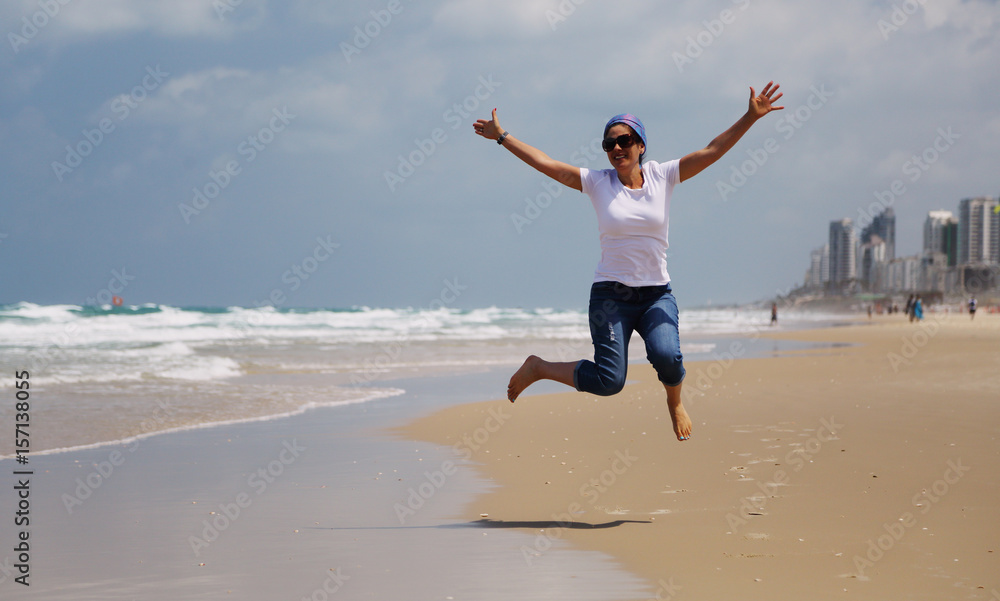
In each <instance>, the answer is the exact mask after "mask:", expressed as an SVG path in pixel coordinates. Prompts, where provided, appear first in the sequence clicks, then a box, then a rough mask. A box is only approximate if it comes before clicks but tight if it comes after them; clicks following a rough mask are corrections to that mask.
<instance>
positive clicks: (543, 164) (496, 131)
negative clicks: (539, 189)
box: [472, 109, 583, 192]
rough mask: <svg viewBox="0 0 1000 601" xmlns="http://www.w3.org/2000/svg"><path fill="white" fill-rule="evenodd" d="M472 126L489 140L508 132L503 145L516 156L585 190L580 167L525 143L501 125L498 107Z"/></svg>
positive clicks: (558, 180) (571, 185) (563, 182)
mask: <svg viewBox="0 0 1000 601" xmlns="http://www.w3.org/2000/svg"><path fill="white" fill-rule="evenodd" d="M472 128H473V129H474V130H475V132H476V134H477V135H480V136H482V137H484V138H486V139H487V140H496V139H498V138H499V137H500V136H502V135H504V134H506V136H505V137H504V139H503V146H504V147H506V148H507V150H509V151H511V152H512V153H513V154H514V156H516V157H517V158H519V159H521V160H522V161H524V162H525V163H527V164H528V165H530V166H532V167H534V168H535V169H537V170H539V171H541V172H542V173H544V174H545V175H547V176H549V177H551V178H552V179H554V180H556V181H557V182H559V183H560V184H565V185H567V186H569V187H570V188H573V189H574V190H577V191H580V192H582V191H583V183H582V182H581V180H580V168H579V167H575V166H573V165H570V164H569V163H563V162H562V161H557V160H555V159H553V158H552V157H550V156H549V155H547V154H545V153H544V152H542V151H541V150H538V149H537V148H535V147H534V146H531V145H529V144H525V143H524V142H522V141H520V140H518V139H517V138H515V137H514V136H512V135H510V134H509V133H507V132H506V130H504V129H503V128H502V127H500V122H499V121H497V110H496V109H493V118H492V119H479V120H477V121H476V122H475V123H473V124H472Z"/></svg>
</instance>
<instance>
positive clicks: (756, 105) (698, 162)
mask: <svg viewBox="0 0 1000 601" xmlns="http://www.w3.org/2000/svg"><path fill="white" fill-rule="evenodd" d="M772 86H774V87H772ZM778 87H779V86H777V85H774V82H773V81H770V82H768V83H767V85H766V86H764V89H763V90H761V91H760V94H755V93H754V91H753V87H752V86H751V88H750V106H749V107H748V108H747V112H746V114H744V115H743V116H742V117H740V120H739V121H737V122H736V123H734V124H733V126H732V127H730V128H729V129H727V130H726V131H724V132H722V133H721V134H720V135H719V136H718V137H717V138H715V139H714V140H712V141H711V142H709V144H708V146H706V147H705V148H702V149H701V150H696V151H694V152H692V153H691V154H689V155H687V156H685V157H684V158H682V159H681V164H680V176H681V181H684V180H687V179H691V178H692V177H694V176H696V175H698V174H699V173H701V172H702V171H703V170H705V168H706V167H708V166H709V165H711V164H712V163H714V162H715V161H718V160H719V159H721V158H722V155H724V154H726V153H727V152H729V149H730V148H732V147H733V146H734V145H735V144H736V142H738V141H739V139H740V138H742V137H743V134H745V133H747V130H749V129H750V126H752V125H753V124H754V123H756V122H757V120H758V119H760V118H761V117H763V116H764V115H766V114H768V113H770V112H771V111H780V110H781V109H783V108H785V107H783V106H773V103H774V102H775V101H776V100H778V99H779V98H781V96H782V94H781V93H780V92H779V93H778V94H777V95H775V92H777V91H778Z"/></svg>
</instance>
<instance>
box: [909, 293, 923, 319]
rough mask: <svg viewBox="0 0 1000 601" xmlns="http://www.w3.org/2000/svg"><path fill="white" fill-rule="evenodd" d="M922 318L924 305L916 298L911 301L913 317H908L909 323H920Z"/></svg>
mask: <svg viewBox="0 0 1000 601" xmlns="http://www.w3.org/2000/svg"><path fill="white" fill-rule="evenodd" d="M923 318H924V303H923V301H922V300H920V297H919V296H918V297H916V298H915V299H914V300H913V316H912V317H910V321H913V320H914V319H916V320H917V321H920V320H921V319H923Z"/></svg>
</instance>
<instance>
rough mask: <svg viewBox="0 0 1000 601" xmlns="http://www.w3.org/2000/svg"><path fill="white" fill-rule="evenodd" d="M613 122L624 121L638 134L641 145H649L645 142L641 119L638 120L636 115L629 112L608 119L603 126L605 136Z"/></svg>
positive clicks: (644, 130) (644, 129) (644, 131)
mask: <svg viewBox="0 0 1000 601" xmlns="http://www.w3.org/2000/svg"><path fill="white" fill-rule="evenodd" d="M615 123H624V124H625V125H628V126H629V127H631V128H632V129H633V130H635V133H637V134H639V137H640V138H642V144H643V146H649V144H647V143H646V128H645V127H644V126H643V125H642V121H640V120H639V118H638V117H636V116H635V115H632V114H630V113H622V114H621V115H615V116H614V117H612V118H611V120H610V121H608V124H607V125H605V126H604V136H605V137H607V135H608V130H609V129H611V126H612V125H614V124H615Z"/></svg>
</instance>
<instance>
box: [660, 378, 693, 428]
mask: <svg viewBox="0 0 1000 601" xmlns="http://www.w3.org/2000/svg"><path fill="white" fill-rule="evenodd" d="M683 384H684V383H683V382H681V383H680V384H678V385H677V386H667V385H666V384H664V385H663V387H664V388H666V389H667V407H668V408H669V409H670V421H672V422H673V423H674V434H676V435H677V440H687V439H688V438H691V418H690V417H688V414H687V411H686V410H685V409H684V405H682V404H681V386H683Z"/></svg>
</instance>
